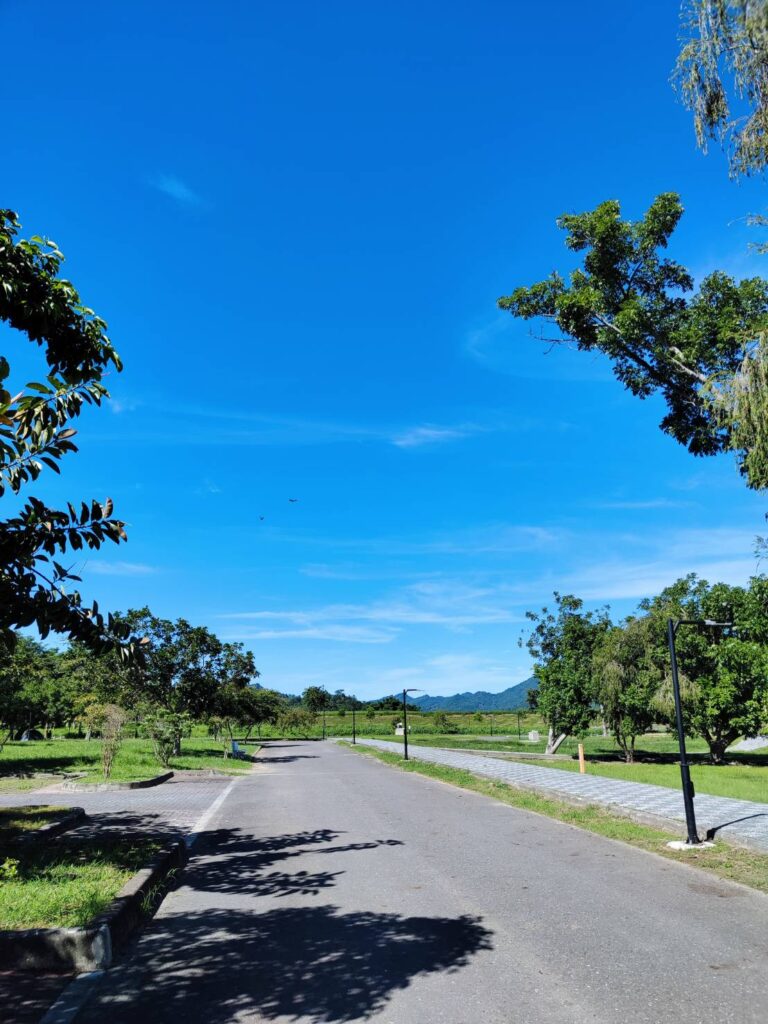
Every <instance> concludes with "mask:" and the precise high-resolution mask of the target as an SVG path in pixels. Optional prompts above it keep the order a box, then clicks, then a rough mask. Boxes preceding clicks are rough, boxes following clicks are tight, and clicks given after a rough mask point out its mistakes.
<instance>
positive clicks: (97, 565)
mask: <svg viewBox="0 0 768 1024" xmlns="http://www.w3.org/2000/svg"><path fill="white" fill-rule="evenodd" d="M157 571H158V570H157V568H156V567H155V566H154V565H144V564H142V563H141V562H88V563H87V565H86V566H85V567H84V568H83V570H82V572H83V573H84V574H85V573H86V572H87V573H95V574H96V575H97V576H151V575H152V574H153V573H156V572H157Z"/></svg>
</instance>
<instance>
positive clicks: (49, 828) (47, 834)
mask: <svg viewBox="0 0 768 1024" xmlns="http://www.w3.org/2000/svg"><path fill="white" fill-rule="evenodd" d="M87 817H88V815H87V814H86V813H85V810H84V809H83V808H82V807H72V808H70V810H69V814H65V815H64V817H63V818H59V820H58V821H52V822H51V823H50V824H49V825H43V826H42V827H41V828H35V829H31V830H30V831H29V832H25V833H24V835H22V836H17V838H16V839H15V840H14V843H13V845H14V846H16V847H23V846H32V845H33V844H35V843H44V842H45V841H46V840H48V839H53V837H54V836H60V835H61V834H62V832H68V831H69V830H70V829H71V828H76V827H77V826H78V825H81V824H82V823H83V822H84V821H85V820H86V818H87Z"/></svg>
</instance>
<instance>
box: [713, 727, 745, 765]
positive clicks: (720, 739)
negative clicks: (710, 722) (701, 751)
mask: <svg viewBox="0 0 768 1024" xmlns="http://www.w3.org/2000/svg"><path fill="white" fill-rule="evenodd" d="M739 735H740V734H739V732H738V731H736V732H729V733H726V735H725V736H709V735H705V737H704V738H705V739H706V741H707V743H708V744H709V760H710V761H711V763H712V764H724V762H725V752H726V750H727V749H728V747H730V745H731V744H732V743H733V741H734V740H736V739H738V738H739Z"/></svg>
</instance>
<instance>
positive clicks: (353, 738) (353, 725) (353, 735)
mask: <svg viewBox="0 0 768 1024" xmlns="http://www.w3.org/2000/svg"><path fill="white" fill-rule="evenodd" d="M352 742H353V743H357V739H356V736H355V705H354V704H353V705H352Z"/></svg>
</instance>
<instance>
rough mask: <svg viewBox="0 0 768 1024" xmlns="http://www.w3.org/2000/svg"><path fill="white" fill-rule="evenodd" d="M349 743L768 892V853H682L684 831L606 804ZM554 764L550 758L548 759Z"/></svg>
mask: <svg viewBox="0 0 768 1024" xmlns="http://www.w3.org/2000/svg"><path fill="white" fill-rule="evenodd" d="M344 745H345V746H346V747H348V748H349V749H350V750H354V751H356V752H357V753H359V754H362V755H364V756H366V757H373V758H375V759H376V760H378V761H383V762H384V763H385V764H388V765H391V766H393V767H395V768H399V769H400V770H401V771H406V772H414V773H415V774H417V775H426V776H428V777H429V778H432V779H438V780H439V781H441V782H447V783H450V784H451V785H453V786H458V787H460V788H461V789H469V790H472V791H473V792H474V793H481V794H482V795H483V796H489V797H492V798H493V799H494V800H499V801H501V802H502V803H505V804H508V805H509V806H510V807H517V808H519V809H520V810H524V811H532V812H533V813H535V814H543V815H544V816H545V817H547V818H554V819H556V820H557V821H563V822H565V823H567V824H569V825H575V826H576V827H577V828H582V829H585V830H586V831H587V832H594V833H595V834H596V835H601V836H605V837H606V838H608V839H617V840H619V841H621V842H623V843H627V844H629V845H630V846H634V847H637V848H638V849H641V850H646V851H649V852H651V853H656V854H659V855H661V856H662V857H666V858H667V859H668V860H674V861H677V862H678V863H682V864H688V865H691V866H693V867H697V868H701V869H702V870H703V871H706V872H708V873H710V874H713V875H717V877H718V878H726V879H729V880H730V881H733V882H740V883H741V884H742V885H748V886H750V887H751V888H753V889H758V890H759V891H761V892H764V893H768V856H766V855H765V854H761V853H753V852H752V851H751V850H743V849H740V848H738V847H733V846H729V845H727V844H726V843H724V842H718V843H717V844H716V845H715V846H714V847H713V848H711V849H703V850H695V851H683V852H677V851H675V850H670V849H669V848H668V847H667V846H666V843H668V842H669V840H670V838H681V835H680V833H679V832H672V831H671V830H670V831H666V830H663V829H660V828H653V827H651V826H649V825H640V824H638V823H637V822H634V821H632V820H631V819H629V818H625V817H621V816H619V815H615V814H611V813H610V812H609V811H607V810H605V809H604V808H602V807H596V806H594V805H592V804H587V805H585V806H581V805H574V804H569V803H566V802H565V801H562V800H553V799H551V798H549V797H545V796H540V795H539V794H538V793H534V792H532V791H530V790H525V789H516V788H515V787H514V786H509V785H507V784H506V783H504V782H497V781H495V780H493V779H483V778H481V777H480V776H477V775H473V774H472V772H468V771H464V770H463V769H460V768H449V767H445V766H443V765H436V764H430V763H428V762H426V761H419V760H416V759H414V760H408V761H404V760H403V759H402V757H400V756H399V755H398V754H391V753H389V752H388V751H383V750H375V749H373V748H371V747H357V746H355V747H353V746H352V745H351V744H347V743H345V744H344ZM549 763H550V762H547V764H549Z"/></svg>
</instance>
